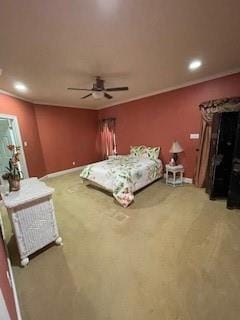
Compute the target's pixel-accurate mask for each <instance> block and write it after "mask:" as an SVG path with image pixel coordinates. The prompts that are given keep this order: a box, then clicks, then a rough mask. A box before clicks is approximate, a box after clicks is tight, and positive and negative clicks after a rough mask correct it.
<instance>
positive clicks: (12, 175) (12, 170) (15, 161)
mask: <svg viewBox="0 0 240 320" xmlns="http://www.w3.org/2000/svg"><path fill="white" fill-rule="evenodd" d="M7 148H8V150H10V151H11V152H12V157H11V158H10V159H9V163H8V167H6V169H7V172H6V173H4V174H3V175H2V178H3V179H4V180H8V183H9V192H11V191H18V190H19V189H20V179H21V171H20V170H19V156H20V147H17V146H15V145H13V144H10V145H8V146H7Z"/></svg>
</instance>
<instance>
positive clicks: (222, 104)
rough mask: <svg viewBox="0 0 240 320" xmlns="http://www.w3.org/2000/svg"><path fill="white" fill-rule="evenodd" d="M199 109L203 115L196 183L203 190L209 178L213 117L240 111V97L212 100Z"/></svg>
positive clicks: (202, 104) (201, 105)
mask: <svg viewBox="0 0 240 320" xmlns="http://www.w3.org/2000/svg"><path fill="white" fill-rule="evenodd" d="M199 108H200V111H201V114H202V126H201V134H200V145H199V152H198V158H197V166H196V172H195V176H194V183H195V185H196V186H197V187H199V188H203V187H205V182H206V176H207V167H208V159H209V151H210V144H211V134H212V119H213V115H214V113H217V112H233V111H240V97H234V98H225V99H217V100H210V101H207V102H203V103H201V104H200V106H199Z"/></svg>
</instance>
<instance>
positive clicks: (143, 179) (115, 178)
mask: <svg viewBox="0 0 240 320" xmlns="http://www.w3.org/2000/svg"><path fill="white" fill-rule="evenodd" d="M162 172H163V166H162V162H161V160H159V159H153V158H148V157H146V158H144V157H141V156H137V155H133V154H130V155H126V156H117V157H115V158H111V159H109V160H104V161H100V162H96V163H93V164H90V165H87V166H86V167H85V168H84V169H83V171H82V172H81V174H80V177H81V178H82V179H83V181H85V182H87V183H90V184H91V183H92V184H94V185H97V186H99V187H101V188H103V189H105V190H108V191H109V192H111V193H112V194H113V196H114V198H115V199H116V200H117V201H118V202H119V203H120V204H121V205H122V206H123V207H127V206H128V205H129V204H130V203H131V202H132V201H133V200H134V192H135V191H137V190H139V189H141V188H143V187H145V186H147V185H148V184H150V183H152V182H153V181H155V180H157V179H159V178H160V177H162V175H163V173H162Z"/></svg>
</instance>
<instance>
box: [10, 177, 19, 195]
mask: <svg viewBox="0 0 240 320" xmlns="http://www.w3.org/2000/svg"><path fill="white" fill-rule="evenodd" d="M8 183H9V192H11V191H18V190H20V178H18V177H16V178H12V177H9V178H8Z"/></svg>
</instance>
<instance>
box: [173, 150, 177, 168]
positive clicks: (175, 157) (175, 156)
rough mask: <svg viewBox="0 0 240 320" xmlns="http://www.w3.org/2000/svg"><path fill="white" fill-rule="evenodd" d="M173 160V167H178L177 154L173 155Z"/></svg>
mask: <svg viewBox="0 0 240 320" xmlns="http://www.w3.org/2000/svg"><path fill="white" fill-rule="evenodd" d="M173 160H174V165H175V166H177V165H178V154H177V153H174V154H173Z"/></svg>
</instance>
